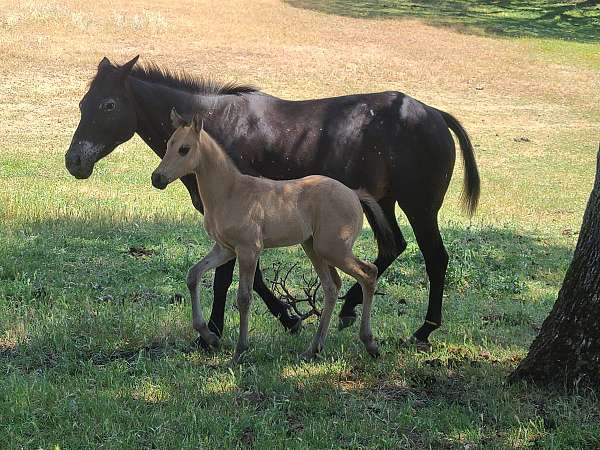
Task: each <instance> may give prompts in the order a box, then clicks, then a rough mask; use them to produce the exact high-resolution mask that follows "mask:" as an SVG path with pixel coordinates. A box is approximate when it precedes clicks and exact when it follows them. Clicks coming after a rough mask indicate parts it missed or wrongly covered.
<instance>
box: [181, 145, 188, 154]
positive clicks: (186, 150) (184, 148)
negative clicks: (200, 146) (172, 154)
mask: <svg viewBox="0 0 600 450" xmlns="http://www.w3.org/2000/svg"><path fill="white" fill-rule="evenodd" d="M189 151H190V146H189V145H182V146H181V147H179V154H180V155H181V156H185V155H187V154H188V152H189Z"/></svg>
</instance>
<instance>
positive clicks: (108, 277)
mask: <svg viewBox="0 0 600 450" xmlns="http://www.w3.org/2000/svg"><path fill="white" fill-rule="evenodd" d="M5 3H6V2H5ZM8 3H10V2H8ZM414 3H415V4H416V2H414ZM321 4H324V2H322V3H321ZM327 4H328V5H332V7H333V6H336V5H338V6H337V8H338V9H340V8H341V6H339V5H342V6H344V5H346V6H344V7H347V5H349V3H348V2H344V3H342V2H336V3H333V2H331V3H327ZM355 4H357V5H359V6H360V5H363V6H364V5H370V6H369V7H371V8H372V7H373V5H374V2H362V3H360V4H359V3H356V2H355ZM388 4H392V2H388ZM393 4H394V5H400V2H393ZM402 4H408V3H406V2H405V3H402ZM419 4H420V5H421V6H419V8H430V6H431V4H432V3H431V2H427V3H425V2H421V3H419ZM464 4H465V5H466V7H467V8H472V6H473V5H475V4H476V2H465V3H464ZM478 4H479V5H483V4H482V3H481V2H479V3H478ZM561 4H563V5H565V3H561ZM444 5H445V6H444ZM456 5H457V2H444V3H442V6H443V7H444V8H456ZM530 5H533V6H531V7H525V6H524V4H523V3H515V2H510V3H509V2H492V3H490V4H489V6H481V7H482V8H483V9H485V10H487V11H488V12H492V13H493V12H494V11H498V8H504V7H510V8H512V9H513V11H512V13H511V14H512V16H511V17H513V16H515V15H517V16H518V15H524V14H525V13H526V12H527V11H528V8H529V9H530V10H531V11H530V12H531V14H533V15H535V14H538V12H536V11H535V10H533V9H531V8H537V7H541V6H543V7H546V6H548V5H549V3H548V2H533V3H530ZM3 6H6V7H5V8H2V13H0V14H1V15H0V34H1V37H2V39H0V41H1V42H0V45H2V48H3V51H4V53H3V55H4V56H5V58H3V60H2V68H3V74H4V75H3V78H2V82H1V84H0V91H1V92H2V95H0V97H1V98H2V101H4V103H3V105H4V106H5V107H3V108H2V111H3V114H4V116H3V117H4V119H5V120H4V121H3V122H2V126H1V127H2V138H3V141H2V142H3V147H2V151H1V152H0V436H2V437H1V438H0V447H6V448H20V447H23V448H37V447H42V448H51V447H53V446H54V445H59V446H61V448H90V447H94V448H95V447H104V448H119V449H120V448H150V447H154V448H198V447H207V448H213V447H216V448H237V447H254V448H302V449H304V448H339V447H351V448H429V447H430V448H436V449H437V448H462V449H464V448H472V447H473V446H478V447H480V448H594V447H597V446H598V445H599V440H600V438H599V436H600V430H599V426H598V423H599V417H598V408H597V405H598V399H597V397H595V396H594V395H593V394H592V393H589V392H586V391H579V392H576V393H575V394H574V395H566V394H564V393H562V392H547V391H545V390H544V389H543V388H540V387H535V386H527V385H524V384H518V385H514V386H506V385H505V384H504V379H505V377H506V375H507V374H508V373H509V372H510V371H511V370H512V368H513V367H514V366H515V365H516V363H517V361H518V360H519V359H520V358H521V357H522V356H523V355H524V354H525V352H526V350H527V346H528V345H529V343H530V342H531V340H532V339H533V337H534V335H535V334H536V333H537V330H538V328H539V326H540V325H541V323H542V320H543V318H544V317H545V316H546V314H547V312H548V311H549V309H550V307H551V305H552V303H553V302H554V299H555V298H556V294H557V290H558V287H559V286H560V283H561V281H562V277H563V275H564V270H565V269H566V266H567V264H568V261H569V259H570V254H571V250H572V248H573V247H574V243H575V240H576V238H577V230H578V229H579V225H580V221H581V216H582V214H583V208H584V206H585V202H586V200H587V197H588V195H589V190H590V188H591V184H592V179H593V175H594V174H593V171H594V164H593V163H594V161H595V154H596V150H597V139H598V136H597V129H598V128H597V123H598V120H599V119H600V116H599V115H598V114H599V111H600V110H599V109H598V102H597V101H596V98H597V91H596V90H594V87H595V86H596V84H594V83H595V81H596V80H597V76H598V71H597V70H598V68H600V60H599V59H598V54H600V53H598V52H597V47H598V44H597V43H595V42H597V41H596V40H590V41H589V42H587V40H588V37H586V36H585V34H586V33H587V34H589V29H587V28H586V26H583V28H582V32H583V33H582V34H581V36H579V37H577V40H578V41H581V42H566V41H561V40H555V39H534V38H530V39H526V40H519V41H513V40H508V39H503V40H492V39H487V38H481V37H473V36H466V35H464V34H463V35H458V34H455V33H452V32H451V31H449V30H444V29H441V28H432V27H427V26H424V25H422V24H420V23H418V22H416V21H410V22H408V21H398V22H394V21H363V20H353V19H348V18H340V17H335V16H333V15H330V16H325V15H320V14H313V13H310V12H307V11H303V10H298V9H293V8H288V7H285V6H283V5H280V4H276V3H262V2H260V3H255V4H253V5H252V8H249V7H248V5H247V3H246V2H242V1H235V0H231V1H228V2H225V3H224V4H223V6H222V7H220V8H214V4H212V5H211V4H210V3H209V2H193V3H192V2H186V1H182V2H178V3H172V2H166V1H165V2H163V1H162V0H153V1H152V2H148V1H142V0H134V1H132V2H127V3H125V2H105V1H102V0H101V1H100V2H94V3H89V2H88V3H85V2H75V1H69V0H65V1H64V2H60V3H57V2H49V3H42V2H39V1H30V2H27V3H20V2H18V3H11V4H9V5H6V4H3ZM210 7H212V9H211V8H210ZM417 9H418V8H417ZM208 10H210V14H207V13H205V11H208ZM431 11H433V9H431V8H430V12H431ZM590 11H592V12H593V10H590ZM469 14H470V15H469V16H468V17H467V19H468V18H469V17H473V18H474V19H476V20H480V21H486V20H487V21H488V24H489V25H493V21H494V20H496V19H498V18H501V17H500V15H499V13H494V14H492V15H489V16H486V17H484V16H483V15H482V14H479V17H478V16H477V14H476V11H473V10H471V11H470V12H469ZM422 15H423V16H425V13H423V14H422ZM538 15H539V14H538ZM592 15H593V14H592ZM412 17H414V15H413V16H412ZM446 17H447V18H448V20H454V16H452V11H448V15H447V16H446ZM465 17H466V16H464V17H459V16H457V18H456V20H457V21H462V20H463V19H464V18H465ZM535 17H538V16H535ZM513 18H514V17H513ZM517 18H518V17H517ZM511 20H512V19H511ZM519 20H520V19H519ZM536 20H537V19H536ZM586 20H587V19H586ZM591 20H596V19H594V18H593V17H592V19H591ZM513 23H515V24H517V22H513ZM519 23H521V24H523V26H524V27H525V28H524V31H525V32H526V34H530V35H531V34H532V33H533V34H535V33H537V32H538V31H536V29H535V27H534V28H531V29H528V28H527V27H528V26H531V25H532V24H527V22H526V21H521V22H519ZM485 25H486V24H485V23H483V24H482V26H483V28H485ZM533 25H535V24H533ZM561 26H562V25H561ZM565 26H566V27H567V28H569V27H570V28H569V30H567V31H568V33H566V34H565V36H564V37H565V38H567V37H568V34H569V33H571V35H575V36H577V33H578V29H575V28H574V27H571V26H570V25H569V24H568V23H565ZM456 27H458V28H460V27H463V29H464V25H456ZM170 31H176V32H177V35H178V36H179V35H181V36H185V37H186V38H185V39H180V40H179V41H178V46H177V49H176V51H174V49H173V45H172V42H173V41H172V38H173V33H171V32H170ZM469 31H473V30H472V29H469ZM513 31H515V32H516V29H515V30H513ZM542 31H543V30H542ZM559 31H560V30H559V29H558V28H557V27H553V26H552V25H550V28H549V31H548V33H549V35H552V36H553V37H554V34H556V33H558V32H559ZM478 32H479V31H478ZM592 32H594V30H592ZM544 36H545V35H544ZM92 41H93V42H95V45H94V46H93V48H91V47H90V44H89V43H90V42H92ZM96 43H97V45H96ZM125 43H126V44H125ZM140 52H142V53H143V56H145V57H146V58H148V59H151V58H154V59H156V60H157V61H158V62H160V63H161V64H164V65H166V66H169V67H173V68H182V67H185V68H186V69H189V70H191V71H192V72H193V73H196V74H199V73H204V74H213V75H214V74H218V75H216V76H217V77H218V78H222V79H227V78H228V77H230V78H237V79H239V80H241V81H248V82H256V83H257V84H258V85H261V86H265V87H266V88H267V91H268V92H272V93H275V94H279V95H283V96H288V97H290V98H308V97H317V96H326V95H332V94H344V93H349V92H355V91H367V90H369V91H372V90H384V89H390V88H392V89H399V88H400V89H403V90H406V92H409V93H410V94H411V95H415V96H416V97H418V98H423V99H424V100H425V101H428V102H430V103H431V104H432V105H436V106H438V107H441V108H444V109H447V110H449V111H452V112H453V113H454V114H456V115H457V116H458V117H459V118H460V119H461V120H462V121H463V123H464V125H465V127H466V128H467V130H468V131H469V133H470V134H471V138H472V140H473V142H474V144H475V146H476V152H477V158H478V163H479V166H480V170H481V174H482V180H483V196H482V202H481V207H480V209H479V212H478V215H477V216H476V218H475V219H474V220H473V221H472V222H470V221H468V220H466V219H465V218H464V217H462V216H461V215H460V213H459V208H458V195H459V191H460V179H461V169H460V167H459V166H460V164H459V165H458V166H457V169H456V170H455V173H454V177H453V180H452V183H451V187H450V191H449V193H448V195H447V199H446V201H445V205H444V208H443V209H442V212H441V228H442V233H443V236H444V239H445V242H446V244H447V247H448V250H449V253H450V256H451V263H450V267H449V272H448V277H447V290H446V297H445V299H444V314H445V316H444V326H443V327H442V328H441V329H440V330H439V331H437V332H436V333H435V334H434V337H433V341H434V348H433V351H432V352H431V353H429V354H421V353H418V352H415V351H413V350H403V349H402V348H400V344H401V339H402V338H404V337H406V336H408V335H409V334H410V333H411V332H412V331H414V330H415V329H416V328H417V327H418V326H419V325H420V324H421V323H422V320H423V316H424V313H425V309H426V306H427V305H426V302H427V279H426V276H425V268H424V265H423V260H422V257H421V255H420V253H419V251H418V248H417V246H416V244H415V241H414V237H413V236H412V232H411V230H410V229H409V228H408V227H407V226H406V220H405V219H404V218H403V217H402V214H401V213H400V212H399V211H398V215H399V217H400V219H401V223H402V229H403V232H404V233H405V235H406V237H407V240H408V241H409V247H408V249H407V250H406V252H405V253H404V255H403V256H402V258H401V259H400V260H399V261H398V262H396V263H394V264H393V265H392V266H391V268H390V270H389V271H388V272H386V276H385V277H384V278H383V279H382V280H381V282H380V284H379V289H380V290H381V291H383V292H384V295H382V296H378V297H377V298H376V301H375V311H374V331H375V333H376V336H377V338H378V339H379V341H380V344H381V349H382V352H383V355H382V358H381V359H379V360H377V361H373V360H371V359H370V358H368V357H367V356H366V353H365V352H364V349H363V347H362V345H361V344H360V342H358V339H357V338H356V333H357V330H356V328H352V329H350V330H347V331H344V332H337V331H336V330H335V329H334V327H332V329H331V332H330V336H329V340H328V344H327V347H326V350H325V353H324V355H323V358H322V359H321V360H319V361H318V362H316V363H314V364H301V363H299V362H298V360H297V355H298V354H299V353H300V352H301V351H302V350H304V348H305V347H306V345H307V344H308V342H309V339H310V337H311V335H312V333H313V332H314V329H315V322H314V321H313V320H309V321H308V323H307V326H306V329H305V330H304V331H303V332H302V333H301V334H300V335H299V336H289V335H287V334H285V333H284V332H283V330H282V329H281V327H280V325H279V324H278V323H277V322H276V321H275V320H273V319H272V318H271V317H270V315H269V314H268V313H267V311H266V308H265V307H264V306H263V304H262V303H261V301H260V300H259V299H258V298H257V297H255V299H254V303H253V316H252V325H251V339H252V350H251V352H250V353H249V355H248V357H247V358H246V360H245V363H244V364H243V365H242V366H240V367H238V368H235V369H231V368H230V367H229V366H228V365H227V364H228V360H229V358H230V357H231V354H232V352H233V347H234V344H235V340H236V337H237V331H236V330H237V320H238V319H237V314H236V311H235V309H234V307H233V300H234V297H235V288H236V281H235V280H234V285H233V286H232V290H231V291H230V292H229V295H228V305H229V306H228V308H227V313H226V332H225V336H224V339H223V344H222V349H221V350H220V351H219V352H216V353H214V354H205V353H203V352H202V351H200V350H198V349H197V348H196V346H195V345H194V338H195V335H194V333H193V331H192V329H191V326H190V308H189V304H188V300H187V296H186V295H185V294H186V287H185V283H184V279H185V277H184V276H185V273H186V270H187V268H188V266H189V265H191V264H192V263H193V262H195V261H197V260H198V259H199V258H200V257H201V256H203V255H204V254H205V253H206V252H207V251H208V249H209V248H210V243H209V241H208V239H207V237H206V235H205V234H204V233H203V232H202V231H201V229H200V222H201V218H200V216H199V215H198V214H197V213H196V212H195V211H194V210H193V209H192V207H191V204H190V202H189V198H188V196H187V193H186V192H185V191H184V189H183V188H182V186H181V185H180V184H177V183H175V184H174V185H173V186H171V187H170V188H169V189H167V190H166V191H164V192H160V193H159V192H156V191H154V190H152V189H151V187H150V182H149V177H150V173H151V171H152V169H154V167H155V166H156V164H157V162H158V160H157V159H156V158H155V157H154V156H153V155H152V153H151V151H150V150H149V149H147V148H146V147H145V146H144V144H142V143H141V142H140V141H139V140H138V139H137V138H136V139H134V140H133V141H132V142H130V143H127V144H125V145H123V146H121V147H120V148H119V149H117V150H116V151H115V152H113V153H112V154H111V155H110V157H108V158H106V159H105V160H103V161H102V162H101V163H99V164H98V166H97V167H96V170H95V173H94V175H93V177H92V178H91V179H90V180H87V181H76V180H74V179H73V178H72V177H70V176H69V175H68V173H67V172H66V171H65V169H64V151H65V150H66V148H67V146H68V143H69V141H70V138H71V133H72V131H73V130H74V128H75V126H76V122H77V117H78V115H77V102H78V100H79V98H80V96H81V95H82V93H83V91H84V90H85V84H86V79H87V78H88V77H89V76H91V75H92V72H93V69H94V67H95V65H96V64H97V62H98V61H99V60H100V58H101V57H102V56H103V54H106V55H108V56H109V57H110V58H111V59H115V60H116V61H124V60H126V59H130V58H131V57H132V56H133V55H134V54H136V53H140ZM456 55H459V56H460V57H456ZM557 63H558V66H557ZM582 68H583V69H582ZM282 74H285V76H282ZM522 138H526V139H522ZM132 247H134V250H132ZM356 248H357V251H358V252H359V253H360V255H361V256H364V257H365V258H373V256H374V254H373V252H374V246H373V243H372V238H371V233H370V231H369V230H368V229H365V230H364V232H363V235H362V236H361V238H360V240H359V242H358V244H357V247H356ZM299 260H300V261H301V264H300V266H299V267H298V269H297V272H294V275H293V277H292V279H291V284H292V288H293V289H301V288H302V276H301V275H302V274H305V273H306V274H308V273H309V265H308V262H307V261H306V260H305V258H304V256H303V255H302V253H301V251H300V250H299V249H297V248H292V249H286V250H280V251H272V252H267V253H266V254H265V255H264V258H263V261H262V266H263V268H264V269H265V272H266V276H267V278H269V277H270V276H271V274H272V271H271V267H272V265H273V263H276V262H281V263H282V264H284V265H291V264H293V263H294V262H296V261H299ZM345 283H346V284H345V287H346V288H347V287H348V286H349V280H347V279H345ZM210 285H211V279H210V277H209V276H207V277H206V278H205V279H204V281H203V286H204V289H203V295H202V301H203V305H204V306H205V308H208V304H209V303H210V301H211V297H212V294H211V289H210ZM179 295H181V296H182V297H183V300H181V297H180V296H179ZM338 307H339V306H338Z"/></svg>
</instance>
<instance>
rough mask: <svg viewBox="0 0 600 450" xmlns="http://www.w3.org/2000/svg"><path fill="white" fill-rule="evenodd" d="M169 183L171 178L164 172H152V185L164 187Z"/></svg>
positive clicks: (159, 187) (157, 187)
mask: <svg viewBox="0 0 600 450" xmlns="http://www.w3.org/2000/svg"><path fill="white" fill-rule="evenodd" d="M168 184H169V180H168V179H167V177H165V176H164V175H163V174H162V173H159V172H154V173H153V174H152V186H154V187H155V188H156V189H164V188H166V187H167V185H168Z"/></svg>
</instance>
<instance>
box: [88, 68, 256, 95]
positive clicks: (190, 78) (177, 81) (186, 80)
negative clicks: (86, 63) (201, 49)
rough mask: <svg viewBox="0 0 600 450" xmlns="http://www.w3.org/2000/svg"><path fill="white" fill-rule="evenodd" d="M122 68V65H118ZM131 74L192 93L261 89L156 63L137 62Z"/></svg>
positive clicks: (244, 92) (234, 92) (248, 91)
mask: <svg viewBox="0 0 600 450" xmlns="http://www.w3.org/2000/svg"><path fill="white" fill-rule="evenodd" d="M116 68H120V66H116ZM101 72H103V71H102V70H100V71H98V73H97V74H96V77H95V78H94V80H92V83H93V82H94V81H95V80H96V78H99V77H100V76H101ZM129 76H131V77H134V78H137V79H138V80H142V81H148V82H150V83H157V84H161V85H163V86H168V87H170V88H174V89H178V90H183V91H187V92H189V93H191V94H206V95H239V94H246V93H250V92H258V91H259V89H258V88H257V87H255V86H252V85H247V84H239V83H236V82H226V83H222V82H219V81H217V80H214V79H212V78H209V77H199V76H194V75H191V74H189V73H187V72H185V71H183V70H177V71H174V70H170V69H164V68H162V67H159V66H158V65H157V64H155V63H147V64H143V65H140V64H136V65H135V66H134V67H133V69H131V72H130V73H129Z"/></svg>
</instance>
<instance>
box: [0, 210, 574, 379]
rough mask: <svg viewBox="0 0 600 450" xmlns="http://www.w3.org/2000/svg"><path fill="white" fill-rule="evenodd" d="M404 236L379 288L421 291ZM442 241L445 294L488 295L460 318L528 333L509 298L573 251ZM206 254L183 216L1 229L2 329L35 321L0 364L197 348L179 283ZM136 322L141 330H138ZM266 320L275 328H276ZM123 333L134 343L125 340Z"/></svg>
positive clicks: (501, 239) (451, 232)
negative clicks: (161, 319)
mask: <svg viewBox="0 0 600 450" xmlns="http://www.w3.org/2000/svg"><path fill="white" fill-rule="evenodd" d="M403 231H405V235H406V236H407V239H408V240H409V242H411V241H412V243H413V244H411V245H410V246H409V249H408V250H407V251H406V252H405V253H404V254H403V256H402V257H401V258H400V260H399V261H398V262H396V263H395V264H393V265H392V267H391V268H390V269H389V270H388V271H387V272H386V275H385V276H384V278H383V280H382V282H381V286H382V287H381V290H383V292H386V291H387V290H388V289H393V287H394V286H397V285H399V284H402V285H404V286H408V287H409V288H411V287H412V286H419V287H421V288H422V289H426V288H427V279H426V275H425V267H424V263H423V259H422V256H421V254H420V252H419V250H418V248H417V247H416V245H415V244H414V238H413V237H412V236H411V233H410V229H408V228H405V229H404V230H403ZM442 233H443V235H444V240H445V242H446V245H447V247H448V250H449V253H450V255H451V260H450V267H449V272H448V277H447V292H450V293H451V295H453V296H462V295H465V294H463V292H469V293H471V294H472V293H473V292H474V293H475V296H476V297H480V298H482V299H485V300H484V301H481V302H479V301H478V300H476V303H474V304H473V305H472V306H470V304H469V306H468V308H469V314H474V313H477V314H481V315H482V316H484V317H483V320H484V321H487V322H488V323H490V324H495V326H497V327H501V326H511V327H514V328H516V329H519V328H527V329H529V330H531V327H532V323H534V322H535V320H533V319H531V318H530V317H529V316H528V314H529V313H528V312H525V313H522V311H521V310H515V309H510V305H509V302H511V301H512V300H513V299H517V300H518V299H519V298H520V297H522V296H523V295H534V294H530V293H529V292H528V289H529V284H528V283H530V282H533V283H542V284H546V285H552V286H554V287H555V288H557V287H558V285H559V283H560V280H562V276H563V271H564V268H565V267H566V265H567V264H568V262H569V260H570V257H571V249H570V248H567V247H565V246H561V245H555V244H552V243H548V242H547V241H546V240H544V239H543V238H539V237H536V236H530V235H522V234H519V233H518V232H516V231H515V230H511V229H504V228H495V227H484V228H470V229H467V228H461V227H455V226H450V227H445V228H443V229H442ZM357 245H358V247H359V249H358V250H359V251H360V252H362V253H363V254H364V253H366V254H364V257H369V255H370V257H373V256H374V253H375V246H374V245H373V240H372V235H371V231H370V230H364V231H363V233H362V235H361V238H360V240H359V242H358V244H357ZM210 247H211V243H210V241H209V240H208V239H207V238H206V236H205V235H204V234H203V232H202V231H200V227H199V226H198V223H197V221H196V220H193V219H192V218H190V219H188V220H183V221H173V220H169V219H156V220H149V221H142V220H132V221H127V220H116V219H112V220H111V221H108V222H102V221H94V220H87V219H77V218H64V219H55V220H42V221H37V222H31V223H27V224H24V225H23V227H22V229H21V230H19V231H18V232H17V233H8V234H7V235H6V239H5V240H4V241H3V243H2V246H1V247H0V250H2V251H1V252H0V255H1V256H0V267H1V268H2V270H1V271H0V282H1V283H0V297H1V298H2V301H1V302H0V310H2V309H3V310H4V313H3V314H2V315H3V316H4V318H2V317H0V324H3V325H4V326H5V327H9V325H10V324H9V321H10V320H14V319H15V318H18V317H21V316H27V315H36V316H38V317H37V319H36V320H37V321H38V323H39V325H36V326H33V327H32V330H33V331H32V332H31V334H30V335H29V336H28V337H27V339H25V340H23V341H21V342H16V344H14V345H8V344H3V345H0V364H2V363H9V364H10V365H11V366H13V367H20V368H21V369H22V370H23V371H25V372H31V371H35V370H44V369H45V368H49V367H55V366H57V365H61V359H62V358H67V359H68V358H77V359H82V360H86V361H87V360H89V361H91V362H92V363H93V364H104V363H109V362H111V361H113V360H119V359H122V360H130V359H132V358H137V357H138V356H139V355H140V354H141V355H143V356H144V357H148V358H150V359H152V358H155V359H159V358H162V357H165V356H169V355H172V354H174V353H177V352H187V353H190V352H193V351H195V350H196V349H197V346H196V345H195V344H191V343H189V341H190V337H191V336H192V334H193V333H192V332H191V330H188V329H189V328H190V327H189V323H188V320H189V318H188V316H187V313H184V308H187V302H185V301H184V300H183V298H184V297H187V295H186V293H185V283H184V280H185V274H186V272H187V269H188V268H189V266H191V264H193V263H194V262H196V261H197V259H199V258H200V257H201V256H202V255H203V254H205V253H206V252H207V251H208V250H209V249H210ZM57 255H59V256H57ZM298 255H300V252H299V251H298ZM300 257H301V258H304V256H300ZM274 261H281V262H284V263H286V264H290V265H291V264H294V263H295V262H296V261H297V258H296V255H294V254H290V253H289V252H287V253H283V251H271V252H266V253H265V254H263V256H262V258H261V265H262V267H264V268H268V267H269V266H272V265H273V262H274ZM307 265H308V263H307ZM266 272H267V273H266V274H265V276H266V277H267V278H268V277H269V273H268V270H267V271H266ZM305 275H306V274H305V273H302V272H298V273H294V274H292V275H291V277H290V284H291V287H292V288H294V289H302V287H303V283H304V281H303V280H304V279H305ZM204 283H205V284H204V285H205V289H204V290H205V295H206V297H207V299H208V298H211V297H212V295H211V280H208V279H206V280H205V281H204ZM386 286H387V287H386ZM232 297H233V294H231V293H230V296H229V298H230V299H231V298H232ZM388 297H389V296H388ZM490 297H491V298H497V299H498V300H497V302H496V303H495V304H494V305H496V306H495V307H494V308H490V303H489V302H487V299H489V298H490ZM386 300H387V299H386ZM389 300H392V301H393V298H390V299H389ZM494 301H495V300H494ZM469 302H470V300H469ZM477 302H479V303H480V304H478V303H477ZM503 302H504V303H503ZM382 303H391V302H387V301H386V302H382ZM255 304H256V305H258V306H256V308H257V309H258V310H259V311H261V312H263V313H264V319H261V320H263V323H270V322H269V321H270V319H271V318H270V316H269V314H268V312H266V308H265V307H264V305H263V304H262V303H261V302H260V301H259V300H258V298H256V300H255ZM465 304H466V303H465ZM503 305H506V306H507V308H506V309H503V308H504V306H503ZM409 307H410V305H409ZM447 308H448V307H447ZM453 308H455V306H454V307H453ZM531 308H535V304H533V305H530V309H531ZM392 310H393V308H392V309H389V310H388V313H390V312H391V311H392ZM54 311H58V312H59V313H60V314H58V315H57V317H61V319H60V320H61V321H62V322H54V323H52V322H50V321H49V320H47V319H46V318H45V313H47V312H50V313H51V312H54ZM382 311H383V310H382ZM498 311H500V312H498ZM391 314H395V313H391ZM542 314H543V313H542ZM157 315H159V316H160V315H163V316H168V317H169V320H172V321H175V322H174V325H169V324H168V322H166V324H165V325H162V328H160V329H158V330H155V329H154V324H153V323H152V321H154V320H156V317H157ZM138 317H139V321H142V322H145V323H146V324H147V327H146V328H143V327H142V328H137V324H136V320H138ZM54 320H58V319H56V318H55V319H54ZM113 321H114V322H115V323H114V324H113ZM265 321H267V322H265ZM275 322H276V320H275V319H273V320H272V323H273V324H274V325H273V327H275V328H274V329H279V327H278V325H277V324H275ZM169 328H172V329H169ZM36 330H37V331H36ZM482 330H484V331H482V332H485V328H483V329H482ZM188 331H189V334H185V333H188ZM182 332H184V333H183V334H182ZM226 332H227V331H226ZM119 333H121V334H123V333H124V335H127V336H128V338H125V337H124V336H121V337H119ZM131 333H134V334H135V333H138V334H139V336H137V337H135V338H133V339H132V336H129V334H131ZM192 339H193V338H192ZM17 341H18V340H17ZM80 342H82V343H83V344H82V345H80V344H79V343H80ZM186 342H188V343H186ZM90 343H91V344H90Z"/></svg>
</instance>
